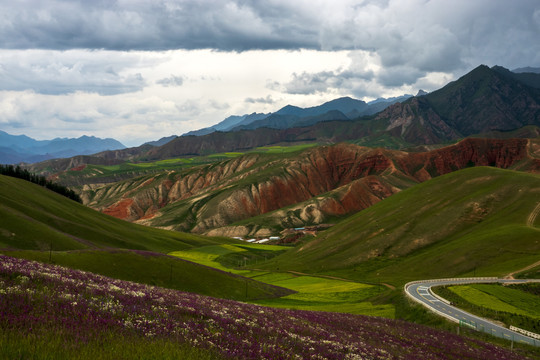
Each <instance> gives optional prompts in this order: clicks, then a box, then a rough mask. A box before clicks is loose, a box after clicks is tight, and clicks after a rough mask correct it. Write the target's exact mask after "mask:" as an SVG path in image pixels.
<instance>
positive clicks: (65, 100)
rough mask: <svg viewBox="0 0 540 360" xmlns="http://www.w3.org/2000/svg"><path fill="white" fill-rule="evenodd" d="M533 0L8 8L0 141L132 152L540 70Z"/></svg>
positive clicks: (195, 0)
mask: <svg viewBox="0 0 540 360" xmlns="http://www.w3.org/2000/svg"><path fill="white" fill-rule="evenodd" d="M539 38H540V1H538V0H511V1H510V0H452V1H448V0H363V1H362V0H332V1H330V0H328V1H323V0H265V1H255V0H222V1H220V0H117V1H114V0H92V1H88V0H80V1H77V0H17V1H13V0H0V130H3V131H6V132H8V133H10V134H16V135H19V134H26V135H28V136H31V137H33V138H35V139H51V138H54V137H79V136H81V135H94V136H98V137H103V138H106V137H113V138H116V139H118V140H120V141H121V142H122V143H124V144H125V145H127V146H136V145H140V144H141V143H143V142H145V141H150V140H157V139H159V138H161V137H163V136H169V135H173V134H177V135H180V134H183V133H185V132H187V131H190V130H195V129H199V128H203V127H206V126H210V125H213V124H215V123H218V122H219V121H221V120H223V119H224V118H225V117H227V116H229V115H242V114H246V113H252V112H270V111H276V110H278V109H279V108H281V107H283V106H285V105H287V104H293V105H297V106H302V107H307V106H315V105H319V104H321V103H323V102H325V101H329V100H332V99H335V98H337V97H341V96H351V97H354V98H357V99H363V100H366V101H368V100H373V99H376V98H378V97H390V96H398V95H402V94H405V93H409V94H416V92H417V91H418V90H419V89H424V90H427V91H432V90H436V89H438V88H440V87H442V86H443V85H445V84H446V83H447V82H449V81H451V80H455V79H457V78H458V77H460V76H461V75H463V74H465V73H466V72H468V71H470V70H471V69H473V68H474V67H476V66H478V65H480V64H486V65H489V66H493V65H501V66H504V67H507V68H509V69H514V68H518V67H524V66H533V67H539V66H540V41H539V40H538V39H539Z"/></svg>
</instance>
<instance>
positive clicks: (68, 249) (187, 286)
mask: <svg viewBox="0 0 540 360" xmlns="http://www.w3.org/2000/svg"><path fill="white" fill-rule="evenodd" d="M227 243H236V241H233V240H227V239H219V238H207V237H203V236H196V235H191V234H185V233H179V232H172V231H165V230H160V229H154V228H149V227H145V226H141V225H136V224H131V223H128V222H126V221H122V220H118V219H115V218H113V217H110V216H107V215H104V214H101V213H99V212H97V211H95V210H92V209H89V208H87V207H85V206H83V205H81V204H79V203H76V202H74V201H71V200H69V199H66V198H64V197H62V196H60V195H58V194H56V193H53V192H52V191H49V190H46V189H44V188H42V187H39V186H37V185H34V184H31V183H29V182H26V181H23V180H19V179H15V178H10V177H6V176H0V252H2V253H4V254H6V255H10V256H16V257H22V258H27V259H32V260H38V261H42V262H52V263H55V264H59V265H64V266H68V267H72V268H76V269H82V270H86V271H91V272H94V273H98V274H102V275H105V276H110V277H115V278H119V279H123V280H130V281H135V282H141V283H146V284H151V285H158V286H164V287H169V288H173V289H178V290H184V291H189V292H196V293H200V294H204V295H210V296H216V297H223V298H229V299H236V300H246V299H251V300H253V299H265V298H273V297H276V296H281V295H284V294H288V293H290V291H283V289H281V288H278V287H272V286H270V285H267V284H263V283H261V282H257V281H253V280H250V279H247V278H243V277H240V276H236V275H232V274H229V273H228V272H223V271H218V270H215V269H212V268H210V267H206V266H201V265H198V264H195V263H192V262H188V261H182V260H179V259H176V258H174V257H170V256H166V255H164V254H163V253H166V252H170V251H175V250H188V249H191V248H195V247H200V246H208V245H218V244H227ZM51 248H52V251H51ZM141 250H142V251H141ZM246 294H247V295H246Z"/></svg>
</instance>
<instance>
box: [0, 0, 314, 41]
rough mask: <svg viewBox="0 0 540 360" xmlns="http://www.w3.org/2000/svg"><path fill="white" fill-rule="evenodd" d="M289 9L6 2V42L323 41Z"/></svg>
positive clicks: (0, 35)
mask: <svg viewBox="0 0 540 360" xmlns="http://www.w3.org/2000/svg"><path fill="white" fill-rule="evenodd" d="M263 5H264V6H263ZM281 11H285V10H284V9H281V7H280V6H272V5H271V4H267V3H266V2H261V3H259V2H255V1H254V2H252V3H250V2H246V1H208V0H207V1H181V0H180V1H165V0H162V1H126V2H122V1H86V0H84V1H73V0H72V1H61V0H52V1H37V0H35V1H30V0H26V1H24V0H23V1H15V2H12V1H10V2H7V1H6V2H2V3H1V4H0V14H2V15H0V20H1V22H0V23H1V25H0V46H1V47H3V48H11V49H32V48H43V49H58V50H64V49H72V48H92V49H110V50H167V49H201V48H213V49H219V50H224V51H229V50H233V51H236V50H239V51H242V50H249V49H276V48H279V49H293V48H298V47H309V48H314V47H317V31H316V29H315V28H313V24H312V25H310V26H307V27H304V25H305V23H306V21H309V19H303V16H302V14H296V15H294V14H287V13H281ZM291 15H293V16H291ZM298 20H301V21H300V23H299V22H298Z"/></svg>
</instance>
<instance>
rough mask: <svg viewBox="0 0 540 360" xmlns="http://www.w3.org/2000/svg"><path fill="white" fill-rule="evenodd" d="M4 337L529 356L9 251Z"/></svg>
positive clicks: (42, 352) (184, 349)
mask: <svg viewBox="0 0 540 360" xmlns="http://www.w3.org/2000/svg"><path fill="white" fill-rule="evenodd" d="M0 333H1V335H0V357H2V358H36V359H41V358H44V359H45V358H55V357H58V355H61V354H64V356H65V357H66V358H70V357H74V356H73V355H74V354H77V357H81V358H84V357H86V358H100V357H101V358H107V357H109V358H119V359H122V358H132V357H134V356H136V357H138V358H192V359H199V358H202V359H205V358H207V359H213V358H218V359H220V358H221V359H521V358H522V356H520V355H518V354H516V353H513V352H510V351H508V350H506V349H502V348H499V347H497V346H495V345H492V344H487V343H483V342H480V341H477V340H472V339H468V338H465V337H460V336H457V335H454V334H450V333H448V332H444V331H440V330H434V329H431V328H429V327H425V326H420V325H415V324H412V323H407V322H402V321H396V320H391V319H383V318H376V317H367V316H360V315H349V314H338V313H330V312H314V311H300V310H285V309H277V308H269V307H263V306H258V305H253V304H246V303H241V302H236V301H232V300H223V299H217V298H212V297H206V296H201V295H195V294H191V293H185V292H181V291H176V290H169V289H164V288H159V287H152V286H148V285H142V284H137V283H132V282H127V281H121V280H115V279H111V278H107V277H104V276H100V275H95V274H92V273H88V272H83V271H77V270H72V269H67V268H63V267H59V266H54V265H48V264H43V263H38V262H33V261H28V260H23V259H16V258H11V257H8V256H3V255H0ZM54 349H64V350H62V351H63V352H62V353H60V352H58V353H52V352H53V351H54ZM141 349H142V350H141ZM137 351H138V352H137ZM98 354H99V355H100V356H97V355H98ZM104 354H105V355H104Z"/></svg>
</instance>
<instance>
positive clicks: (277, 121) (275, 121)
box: [231, 110, 350, 131]
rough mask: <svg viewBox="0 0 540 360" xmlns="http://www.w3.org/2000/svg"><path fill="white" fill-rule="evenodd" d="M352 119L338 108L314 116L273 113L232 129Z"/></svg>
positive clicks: (279, 127)
mask: <svg viewBox="0 0 540 360" xmlns="http://www.w3.org/2000/svg"><path fill="white" fill-rule="evenodd" d="M333 120H350V118H349V117H348V116H346V115H345V114H343V113H342V112H341V111H338V110H331V111H328V112H326V113H324V114H320V115H314V116H304V117H302V116H298V115H281V114H278V113H275V114H272V115H270V116H268V117H267V118H265V119H262V120H259V121H254V122H252V123H250V124H247V125H240V126H237V127H235V128H233V129H231V131H239V130H254V129H258V128H263V127H264V128H271V129H288V128H291V127H304V126H311V125H314V124H316V123H318V122H321V121H333Z"/></svg>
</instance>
